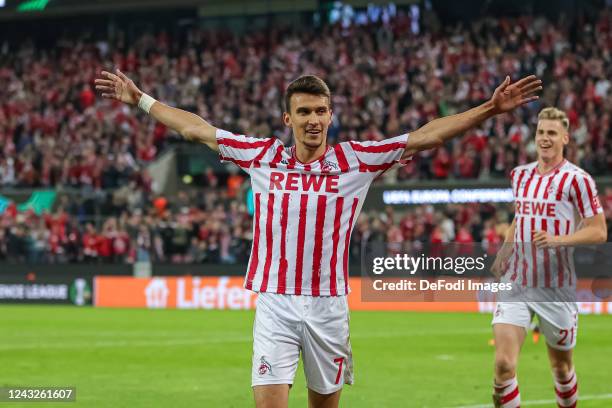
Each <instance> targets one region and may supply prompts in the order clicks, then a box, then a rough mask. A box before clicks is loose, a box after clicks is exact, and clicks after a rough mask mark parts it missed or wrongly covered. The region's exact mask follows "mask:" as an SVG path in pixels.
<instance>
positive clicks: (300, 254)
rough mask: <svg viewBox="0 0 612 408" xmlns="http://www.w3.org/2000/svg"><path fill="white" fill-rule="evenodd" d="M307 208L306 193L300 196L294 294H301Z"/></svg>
mask: <svg viewBox="0 0 612 408" xmlns="http://www.w3.org/2000/svg"><path fill="white" fill-rule="evenodd" d="M307 209H308V194H302V196H301V198H300V214H299V221H298V236H297V247H296V253H297V259H296V260H295V294H296V295H301V294H302V268H303V267H304V237H305V235H306V212H307Z"/></svg>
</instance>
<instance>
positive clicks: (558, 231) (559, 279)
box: [555, 220, 563, 288]
mask: <svg viewBox="0 0 612 408" xmlns="http://www.w3.org/2000/svg"><path fill="white" fill-rule="evenodd" d="M555 235H556V236H559V235H561V221H559V220H555ZM555 253H556V255H557V274H558V276H557V287H559V288H560V287H562V286H563V259H562V258H561V251H560V250H559V248H555Z"/></svg>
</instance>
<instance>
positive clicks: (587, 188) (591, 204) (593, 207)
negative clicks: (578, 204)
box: [582, 177, 597, 215]
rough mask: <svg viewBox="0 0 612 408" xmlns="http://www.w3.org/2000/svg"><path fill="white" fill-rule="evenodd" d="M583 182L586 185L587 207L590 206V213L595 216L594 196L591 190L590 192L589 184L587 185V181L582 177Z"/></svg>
mask: <svg viewBox="0 0 612 408" xmlns="http://www.w3.org/2000/svg"><path fill="white" fill-rule="evenodd" d="M582 179H583V180H584V184H585V185H586V190H587V194H588V195H589V205H590V206H591V211H592V212H593V215H595V214H597V206H596V205H595V196H594V195H593V190H591V184H590V183H589V179H587V178H586V177H582Z"/></svg>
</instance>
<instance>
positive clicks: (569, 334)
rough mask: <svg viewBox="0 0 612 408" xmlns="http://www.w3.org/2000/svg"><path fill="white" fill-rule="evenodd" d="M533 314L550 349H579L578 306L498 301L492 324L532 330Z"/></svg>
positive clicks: (560, 303) (556, 303) (557, 303)
mask: <svg viewBox="0 0 612 408" xmlns="http://www.w3.org/2000/svg"><path fill="white" fill-rule="evenodd" d="M534 315H537V316H538V320H539V322H540V330H541V332H542V333H543V334H544V336H545V337H546V343H548V345H549V346H550V347H552V348H554V349H557V350H571V349H573V348H574V347H575V346H576V337H577V335H578V306H577V305H576V303H573V302H497V306H496V307H495V313H494V314H493V322H492V324H497V323H506V324H512V325H515V326H521V327H524V328H525V330H529V326H530V323H531V320H532V319H533V316H534Z"/></svg>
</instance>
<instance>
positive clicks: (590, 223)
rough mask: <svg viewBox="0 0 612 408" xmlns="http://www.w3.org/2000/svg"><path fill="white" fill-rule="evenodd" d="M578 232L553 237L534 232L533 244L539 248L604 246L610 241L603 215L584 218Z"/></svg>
mask: <svg viewBox="0 0 612 408" xmlns="http://www.w3.org/2000/svg"><path fill="white" fill-rule="evenodd" d="M581 225H582V226H581V227H580V228H579V229H578V231H576V232H574V233H573V234H569V235H551V234H549V233H548V232H544V231H533V242H534V243H535V245H536V246H537V247H538V248H550V247H557V246H571V245H594V244H602V243H604V242H606V241H607V239H608V227H607V225H606V217H605V215H604V214H603V213H600V214H596V215H594V216H592V217H588V218H583V219H582V223H581Z"/></svg>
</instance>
